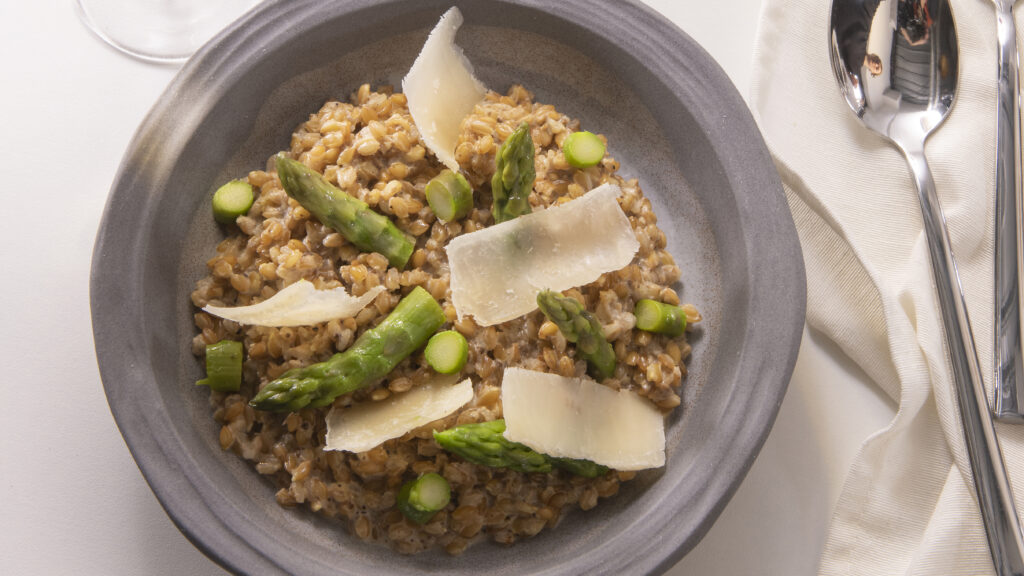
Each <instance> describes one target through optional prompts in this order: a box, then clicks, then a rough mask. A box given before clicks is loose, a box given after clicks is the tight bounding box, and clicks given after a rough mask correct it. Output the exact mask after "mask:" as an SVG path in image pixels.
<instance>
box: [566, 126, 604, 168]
mask: <svg viewBox="0 0 1024 576" xmlns="http://www.w3.org/2000/svg"><path fill="white" fill-rule="evenodd" d="M562 153H563V154H565V161H566V162H568V163H569V165H570V166H572V167H573V168H589V167H591V166H596V165H597V163H598V162H600V161H601V159H602V158H604V141H603V140H601V138H599V137H598V136H597V135H596V134H594V133H592V132H573V133H572V134H569V135H568V136H567V137H566V138H565V142H562Z"/></svg>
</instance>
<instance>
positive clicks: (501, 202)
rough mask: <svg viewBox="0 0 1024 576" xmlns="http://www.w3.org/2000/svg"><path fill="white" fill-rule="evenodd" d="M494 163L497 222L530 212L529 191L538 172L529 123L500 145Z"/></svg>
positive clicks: (493, 186)
mask: <svg viewBox="0 0 1024 576" xmlns="http://www.w3.org/2000/svg"><path fill="white" fill-rule="evenodd" d="M494 165H495V169H494V177H493V178H491V195H492V197H493V198H494V203H493V205H492V207H491V213H492V214H494V222H495V223H501V222H505V221H507V220H511V219H513V218H515V217H516V216H520V215H522V214H529V213H530V192H531V191H532V190H533V181H534V179H535V178H536V177H537V171H536V169H535V168H534V166H533V139H532V138H531V137H530V127H529V126H528V125H527V124H526V123H523V124H520V125H519V128H516V131H515V132H513V133H512V135H511V136H509V137H508V139H507V140H505V142H503V143H502V145H501V147H500V148H498V154H497V155H496V156H495V157H494Z"/></svg>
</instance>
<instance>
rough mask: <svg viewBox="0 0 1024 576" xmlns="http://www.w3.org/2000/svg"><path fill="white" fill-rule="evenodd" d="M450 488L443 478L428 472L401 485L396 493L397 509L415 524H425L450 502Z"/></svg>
mask: <svg viewBox="0 0 1024 576" xmlns="http://www.w3.org/2000/svg"><path fill="white" fill-rule="evenodd" d="M451 497H452V492H451V487H449V486H448V481H447V480H445V479H444V476H441V475H440V474H437V473H434V472H428V473H426V474H424V475H422V476H420V477H419V478H417V479H415V480H410V481H408V482H406V483H405V484H403V485H402V488H401V489H400V490H399V491H398V509H399V510H400V511H401V512H402V514H404V515H405V517H406V518H408V519H409V520H411V521H413V522H415V523H416V524H426V523H427V521H429V520H430V519H431V518H433V517H434V514H437V512H438V510H441V509H442V508H444V507H445V506H447V505H448V502H449V501H451Z"/></svg>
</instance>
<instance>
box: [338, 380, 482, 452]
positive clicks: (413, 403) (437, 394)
mask: <svg viewBox="0 0 1024 576" xmlns="http://www.w3.org/2000/svg"><path fill="white" fill-rule="evenodd" d="M457 380H458V375H455V374H452V375H438V376H436V377H434V378H433V379H431V380H430V381H428V382H426V383H424V384H421V385H419V386H417V387H415V388H413V389H412V390H409V391H408V392H402V393H400V394H394V395H392V396H390V397H388V398H387V399H385V400H381V401H379V402H363V403H362V404H357V405H354V406H350V407H347V408H340V409H339V408H332V409H331V411H330V412H328V413H327V440H326V445H325V446H324V449H325V450H344V451H346V452H365V451H367V450H370V449H372V448H376V447H377V446H380V445H381V444H383V443H384V442H385V441H386V440H390V439H392V438H398V437H399V436H402V435H403V434H405V433H406V432H409V431H410V430H415V429H416V428H419V427H420V426H424V425H426V424H430V423H431V422H434V421H435V420H440V419H441V418H444V417H445V416H447V415H449V414H451V413H452V412H455V411H456V410H458V409H459V408H461V407H462V406H464V405H465V404H466V403H467V402H469V401H470V400H472V399H473V383H472V382H471V381H470V380H469V378H466V379H465V380H463V381H462V382H459V383H458V384H455V382H456V381H457Z"/></svg>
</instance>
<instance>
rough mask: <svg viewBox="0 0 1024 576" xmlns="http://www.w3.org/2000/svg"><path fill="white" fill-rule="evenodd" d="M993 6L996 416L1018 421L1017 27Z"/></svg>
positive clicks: (1023, 381) (1023, 366) (1021, 384)
mask: <svg viewBox="0 0 1024 576" xmlns="http://www.w3.org/2000/svg"><path fill="white" fill-rule="evenodd" d="M992 2H993V3H994V4H995V6H996V39H997V41H998V44H999V59H998V68H997V69H998V83H997V86H998V92H997V101H996V111H997V115H996V260H995V276H996V294H995V303H996V318H995V319H996V324H995V356H996V359H995V377H996V418H999V419H1000V420H1006V421H1008V422H1014V423H1021V422H1024V357H1022V355H1021V351H1022V350H1021V334H1020V328H1021V312H1022V310H1021V307H1020V287H1021V277H1020V274H1021V273H1022V272H1024V263H1022V262H1021V255H1022V252H1021V249H1022V246H1021V208H1022V206H1021V180H1020V179H1021V158H1020V136H1021V134H1020V120H1021V118H1020V105H1019V101H1018V93H1019V92H1020V81H1019V70H1018V58H1017V29H1016V27H1015V26H1014V21H1013V0H992Z"/></svg>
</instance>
